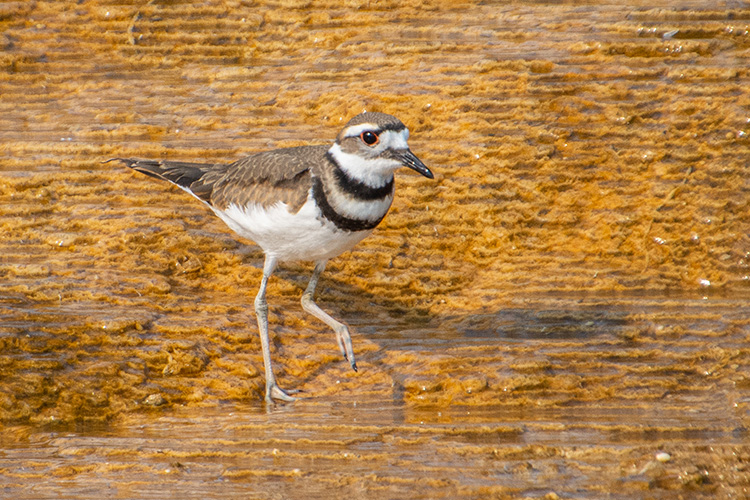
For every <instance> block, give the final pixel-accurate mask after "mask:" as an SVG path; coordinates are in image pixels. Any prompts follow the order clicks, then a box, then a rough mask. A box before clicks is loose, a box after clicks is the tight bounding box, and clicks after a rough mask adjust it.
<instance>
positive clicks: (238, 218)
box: [214, 197, 372, 261]
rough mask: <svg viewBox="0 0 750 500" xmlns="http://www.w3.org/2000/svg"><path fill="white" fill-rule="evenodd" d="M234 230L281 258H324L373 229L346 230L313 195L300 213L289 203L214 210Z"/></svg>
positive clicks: (358, 240) (352, 244) (335, 253)
mask: <svg viewBox="0 0 750 500" xmlns="http://www.w3.org/2000/svg"><path fill="white" fill-rule="evenodd" d="M214 212H215V213H216V215H218V216H219V217H220V218H221V220H223V221H224V222H225V223H226V224H227V226H229V227H230V228H231V229H232V230H233V231H234V232H236V233H237V234H239V235H240V236H242V237H243V238H247V239H249V240H252V241H254V242H255V243H257V244H258V245H259V246H260V247H261V248H262V249H263V251H264V252H265V253H266V254H268V255H271V256H274V257H276V258H277V259H279V260H280V261H294V260H305V261H320V260H327V259H330V258H332V257H335V256H337V255H339V254H341V253H342V252H345V251H347V250H349V249H350V248H352V247H353V246H354V245H356V244H357V243H359V242H360V241H362V239H363V238H365V237H366V236H368V235H369V234H370V233H372V230H367V231H357V232H349V231H342V230H340V229H338V228H336V226H334V225H333V223H331V222H329V221H327V220H325V219H324V218H323V217H322V216H321V214H320V210H319V209H318V208H317V206H316V205H315V202H314V201H313V200H312V197H310V198H309V199H308V200H307V202H305V204H304V205H303V206H302V208H301V209H300V210H299V212H297V213H296V214H292V213H289V211H288V210H287V206H286V204H285V203H281V202H279V203H276V204H275V205H273V206H271V207H267V208H263V207H261V206H260V205H249V206H245V207H238V206H236V205H230V206H229V207H228V208H227V209H226V210H214Z"/></svg>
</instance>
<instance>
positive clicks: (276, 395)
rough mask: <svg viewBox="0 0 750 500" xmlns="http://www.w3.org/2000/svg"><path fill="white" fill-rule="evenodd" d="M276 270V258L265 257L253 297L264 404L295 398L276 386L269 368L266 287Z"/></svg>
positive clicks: (270, 367)
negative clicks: (264, 381) (258, 338)
mask: <svg viewBox="0 0 750 500" xmlns="http://www.w3.org/2000/svg"><path fill="white" fill-rule="evenodd" d="M274 269H276V258H275V257H271V256H266V261H265V263H264V264H263V279H262V280H261V282H260V289H259V290H258V295H256V296H255V316H256V317H257V318H258V334H259V335H260V345H261V348H262V349H263V366H264V368H265V371H266V402H268V403H272V402H273V400H274V399H280V400H282V401H294V399H295V398H293V397H292V396H290V395H289V394H287V393H286V392H284V391H283V390H282V389H281V388H280V387H279V386H278V385H276V377H274V375H273V367H272V366H271V347H270V343H269V340H268V303H267V302H266V285H268V278H270V277H271V274H273V271H274Z"/></svg>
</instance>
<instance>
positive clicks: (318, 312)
mask: <svg viewBox="0 0 750 500" xmlns="http://www.w3.org/2000/svg"><path fill="white" fill-rule="evenodd" d="M326 262H327V261H325V260H322V261H320V262H316V263H315V270H314V271H313V274H312V277H311V278H310V283H308V285H307V288H306V289H305V293H303V294H302V301H301V302H302V308H303V309H304V310H305V311H306V312H308V313H310V314H312V315H313V316H315V317H316V318H318V319H319V320H321V321H322V322H324V323H325V324H327V325H328V326H330V327H331V328H333V331H334V332H335V333H336V342H338V344H339V349H341V354H343V355H344V358H346V359H347V360H349V363H350V364H351V365H352V368H353V369H354V371H355V372H356V371H357V363H355V361H354V351H353V350H352V337H351V335H349V329H348V328H347V327H346V325H344V324H343V323H339V322H338V321H336V320H335V319H333V318H332V317H331V316H330V315H329V314H328V313H326V312H325V311H323V310H322V309H321V308H320V307H318V304H316V303H315V301H313V295H314V294H315V287H316V286H318V279H319V278H320V273H322V272H323V270H324V269H325V268H326Z"/></svg>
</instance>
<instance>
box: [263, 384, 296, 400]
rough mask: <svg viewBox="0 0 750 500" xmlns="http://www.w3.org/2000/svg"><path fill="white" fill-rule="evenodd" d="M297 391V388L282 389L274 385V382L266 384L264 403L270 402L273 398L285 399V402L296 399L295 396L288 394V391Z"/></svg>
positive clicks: (293, 392)
mask: <svg viewBox="0 0 750 500" xmlns="http://www.w3.org/2000/svg"><path fill="white" fill-rule="evenodd" d="M298 392H300V391H298V390H290V391H284V390H283V389H282V388H281V387H279V386H278V385H276V382H272V383H271V384H266V403H269V404H272V403H273V402H274V400H276V401H286V402H292V401H296V400H297V398H295V397H294V396H290V395H289V393H292V394H296V393H298Z"/></svg>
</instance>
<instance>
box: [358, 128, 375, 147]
mask: <svg viewBox="0 0 750 500" xmlns="http://www.w3.org/2000/svg"><path fill="white" fill-rule="evenodd" d="M359 138H360V139H362V142H364V143H365V144H367V145H368V146H370V147H373V146H375V145H377V143H379V142H380V137H378V134H376V133H375V132H373V131H371V130H365V131H364V132H362V133H361V134H359Z"/></svg>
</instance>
